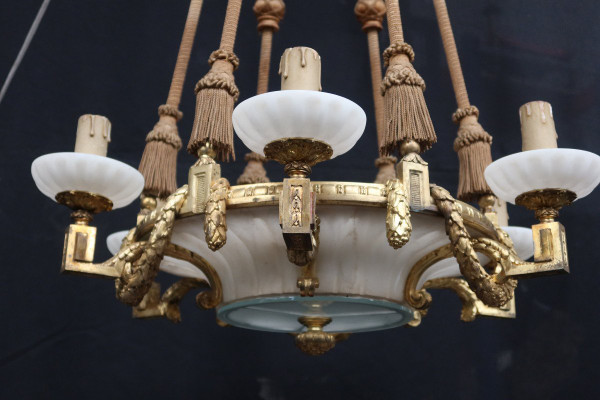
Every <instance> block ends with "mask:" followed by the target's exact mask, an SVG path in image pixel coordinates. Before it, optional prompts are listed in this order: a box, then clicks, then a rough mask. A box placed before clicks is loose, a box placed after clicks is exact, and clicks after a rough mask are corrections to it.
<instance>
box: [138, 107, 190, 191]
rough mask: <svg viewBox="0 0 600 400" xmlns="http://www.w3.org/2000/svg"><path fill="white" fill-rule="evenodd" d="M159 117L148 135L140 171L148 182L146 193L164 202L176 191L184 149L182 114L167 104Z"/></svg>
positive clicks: (159, 112) (145, 185) (146, 182)
mask: <svg viewBox="0 0 600 400" xmlns="http://www.w3.org/2000/svg"><path fill="white" fill-rule="evenodd" d="M158 115H159V120H158V122H157V123H156V125H154V128H153V129H152V130H151V131H150V133H148V135H147V136H146V147H145V148H144V154H142V159H141V161H140V166H139V170H140V172H141V173H142V175H144V179H145V184H144V193H145V194H148V195H151V196H156V197H159V198H161V199H164V198H167V197H169V195H170V194H171V193H173V192H174V191H175V190H176V189H177V179H176V174H175V171H176V170H177V152H178V151H179V149H180V148H181V139H180V138H179V133H178V131H177V121H179V120H180V119H181V117H182V113H181V112H180V111H179V110H177V108H176V107H172V106H168V105H166V104H165V105H162V106H160V107H159V108H158Z"/></svg>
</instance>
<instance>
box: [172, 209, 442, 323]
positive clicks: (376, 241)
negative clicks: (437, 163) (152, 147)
mask: <svg viewBox="0 0 600 400" xmlns="http://www.w3.org/2000/svg"><path fill="white" fill-rule="evenodd" d="M318 214H319V217H320V219H321V224H320V228H321V233H320V238H321V239H320V247H319V253H318V256H317V260H316V265H317V267H316V271H317V277H318V279H319V284H320V285H319V288H318V289H316V292H315V297H313V298H302V297H300V295H299V289H298V288H297V286H296V283H297V279H298V275H299V273H300V268H299V267H297V266H295V265H294V264H292V263H290V262H289V261H288V259H287V252H286V247H285V243H284V241H283V237H282V233H281V228H280V226H279V213H278V208H277V207H256V208H243V209H231V210H228V211H227V228H228V230H227V243H226V244H225V246H224V247H223V248H222V249H220V250H219V251H217V252H212V251H210V250H209V249H208V246H207V245H206V242H205V239H204V230H203V222H204V217H203V216H196V217H190V218H184V219H181V220H177V221H176V223H175V228H174V231H173V235H172V237H171V241H172V243H174V244H177V245H179V246H182V247H185V248H187V249H189V250H191V251H194V252H196V253H197V254H199V255H201V256H202V257H203V258H205V259H206V260H207V261H208V262H209V263H210V264H211V265H212V266H213V267H214V269H215V270H216V271H217V273H218V275H219V277H220V279H221V283H222V287H223V302H222V304H220V305H219V306H218V308H217V316H218V318H219V319H221V320H222V321H224V322H227V323H229V324H231V325H234V326H239V327H244V328H249V329H257V330H266V331H273V332H301V331H302V330H303V329H304V327H303V326H302V325H301V324H300V323H299V322H298V318H299V317H300V316H302V315H315V316H327V317H330V318H332V322H331V323H330V324H328V325H327V326H325V330H326V331H331V332H361V331H370V330H379V329H388V328H393V327H396V326H399V325H403V324H405V323H407V322H409V321H411V320H412V318H413V312H412V309H411V308H410V307H409V306H407V305H406V304H405V303H404V287H405V284H406V279H407V276H408V273H409V271H410V270H411V268H412V266H413V265H414V264H415V263H416V262H417V261H418V260H419V259H420V258H421V257H423V256H424V255H425V254H427V253H429V252H431V251H433V250H435V249H437V248H439V247H441V246H443V245H445V244H447V243H449V240H448V237H447V235H446V233H445V229H444V220H443V218H441V217H439V216H431V215H424V214H420V213H413V215H412V225H413V231H412V237H411V239H410V241H409V242H408V244H406V245H405V246H404V247H403V248H401V249H399V250H394V249H393V248H392V247H390V246H389V244H388V242H387V239H386V235H385V232H386V230H385V217H386V210H385V209H384V208H370V207H358V206H344V207H340V206H327V205H321V206H319V207H318ZM190 267H191V266H190ZM171 268H172V267H171V266H169V264H167V265H165V262H163V264H161V269H162V270H165V271H170V270H171ZM180 271H181V270H180ZM190 271H192V270H190ZM179 275H182V276H194V277H197V275H196V273H195V274H194V275H185V274H181V273H179Z"/></svg>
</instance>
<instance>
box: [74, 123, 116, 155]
mask: <svg viewBox="0 0 600 400" xmlns="http://www.w3.org/2000/svg"><path fill="white" fill-rule="evenodd" d="M110 129H111V124H110V121H109V120H108V118H106V117H103V116H102V115H91V114H85V115H82V116H81V117H79V121H77V138H76V139H75V152H76V153H88V154H96V155H99V156H104V157H106V151H107V149H108V143H109V142H110Z"/></svg>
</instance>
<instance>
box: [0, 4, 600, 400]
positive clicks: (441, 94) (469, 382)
mask: <svg viewBox="0 0 600 400" xmlns="http://www.w3.org/2000/svg"><path fill="white" fill-rule="evenodd" d="M244 3H245V4H244V6H243V10H242V15H241V21H240V26H239V31H238V41H237V43H236V53H237V54H238V56H239V57H240V59H241V66H240V68H239V70H238V71H237V72H236V81H237V83H238V86H239V88H240V90H241V93H242V95H241V100H243V99H244V98H247V97H249V96H252V95H253V93H254V91H255V87H256V75H257V64H258V52H259V36H258V35H257V32H256V20H255V17H254V15H253V13H252V10H251V8H252V5H253V1H251V0H246V1H245V2H244ZM400 3H401V7H402V11H403V17H404V25H405V36H406V38H407V41H408V42H409V43H411V44H412V45H413V47H414V49H415V51H416V54H417V58H416V62H415V66H416V69H417V71H419V72H420V74H421V75H422V76H423V77H424V78H425V80H426V82H427V91H426V93H425V96H426V99H427V101H428V104H429V109H430V112H431V115H432V118H433V121H434V124H435V126H436V130H437V134H438V139H439V142H438V144H437V145H436V146H435V147H434V148H433V149H432V150H431V151H429V152H428V153H427V154H426V155H425V157H426V159H427V160H428V161H429V162H430V174H431V180H432V182H436V183H438V184H440V185H443V186H445V187H447V188H449V189H450V190H451V191H453V192H454V191H455V190H456V186H457V179H458V178H457V177H458V173H457V168H458V162H457V157H456V154H455V153H454V152H453V151H452V141H453V139H454V137H455V134H456V127H455V126H454V125H453V124H452V123H451V121H450V115H451V113H452V112H453V111H454V110H455V108H456V105H455V103H454V96H453V93H452V88H451V85H450V79H449V76H448V72H447V69H446V62H445V59H444V55H443V51H442V46H441V41H440V38H439V32H438V28H437V25H436V22H435V14H434V10H433V5H432V3H431V1H417V0H402V1H401V2H400ZM448 3H449V5H448V7H449V11H450V14H451V17H452V18H453V27H454V30H455V34H456V38H457V43H458V48H459V51H460V54H461V60H462V63H463V66H464V72H465V76H466V81H467V86H468V88H469V94H470V98H471V101H472V103H473V104H476V105H477V106H478V107H479V109H480V110H481V118H480V121H481V123H482V124H483V126H484V127H485V128H486V129H487V130H488V131H489V132H490V133H491V134H492V135H494V145H493V155H494V158H499V157H502V156H505V155H507V154H511V153H514V152H517V151H519V150H520V131H519V119H518V116H517V110H518V107H519V106H520V105H521V104H523V103H525V102H527V101H532V100H546V101H549V102H550V103H551V104H552V105H553V106H554V116H555V121H556V127H557V131H558V134H559V145H560V146H561V147H567V148H579V149H586V150H589V151H593V152H599V151H600V141H599V139H598V134H597V131H598V126H599V125H600V115H599V113H598V110H599V107H600V100H599V98H598V95H597V93H598V92H599V89H600V84H599V83H600V80H599V72H598V67H597V64H598V60H599V57H600V45H599V41H600V24H599V23H598V21H599V17H600V2H597V1H592V0H589V1H577V2H574V1H570V0H552V1H547V0H534V1H522V0H504V1H491V0H448ZM40 4H41V1H32V0H20V1H7V0H1V1H0V37H1V38H2V40H1V41H0V77H1V78H2V79H3V78H4V77H5V76H6V74H7V73H8V71H9V68H10V66H11V64H12V62H13V60H14V58H15V57H16V55H17V52H18V50H19V47H20V46H21V43H22V41H23V39H24V37H25V35H26V33H27V30H28V29H29V26H30V24H31V22H32V20H33V18H34V16H35V14H36V12H37V10H38V7H39V5H40ZM187 7H188V3H187V1H184V0H180V1H173V0H169V1H168V0H162V1H159V0H144V1H142V0H135V1H133V0H131V1H107V0H104V1H101V0H93V1H92V0H89V1H88V0H78V1H75V0H54V1H52V3H51V4H50V7H49V9H48V11H47V14H46V17H45V18H44V20H43V22H42V24H41V26H40V28H39V30H38V33H37V35H36V37H35V39H34V41H33V43H32V44H31V47H30V49H29V52H28V53H27V55H26V57H25V59H24V61H23V63H22V65H21V68H20V69H19V71H18V72H17V74H16V76H15V79H14V81H13V83H12V85H11V87H10V89H9V91H8V93H7V96H6V98H5V99H4V101H3V102H2V103H1V104H0V149H1V155H2V156H1V157H0V188H1V190H2V196H0V221H1V232H2V234H1V235H2V236H1V238H0V246H1V249H2V261H1V262H0V267H1V271H2V272H1V273H0V293H1V294H0V321H2V323H1V325H0V326H1V327H2V328H1V329H0V398H2V399H16V398H19V399H29V398H61V399H76V398H77V399H79V398H94V399H95V398H114V399H121V398H128V399H136V398H201V397H205V398H217V399H221V398H223V399H242V398H244V399H245V398H249V399H254V398H256V399H305V398H318V399H320V398H324V399H338V398H359V399H380V398H408V399H413V398H414V399H437V398H447V399H479V398H489V399H508V398H511V399H537V398H545V399H563V398H566V397H567V396H569V397H573V398H575V397H577V398H586V399H587V398H598V397H599V396H600V386H599V382H598V381H599V378H600V374H599V372H598V367H599V362H598V359H599V358H600V341H599V340H598V337H599V336H600V313H599V312H598V297H597V292H598V289H597V288H598V282H599V280H600V268H599V266H598V262H597V259H598V258H597V254H598V247H596V246H598V243H599V242H598V236H599V234H600V228H599V225H600V218H599V216H598V212H597V206H596V204H597V202H598V201H599V200H600V192H599V191H596V192H595V193H593V194H592V195H590V196H589V197H587V198H585V199H583V200H581V201H577V202H576V203H575V204H574V205H573V206H571V207H568V208H567V209H565V210H564V211H562V212H561V218H560V220H561V221H562V223H563V224H564V225H565V226H566V228H567V236H568V240H569V252H570V262H571V271H572V273H571V275H570V276H560V277H548V278H538V279H533V280H527V281H522V282H520V283H519V287H518V289H517V293H516V297H517V313H518V318H517V319H516V320H494V319H479V320H477V321H475V322H472V323H468V324H465V323H462V322H460V321H459V314H460V303H459V301H458V299H457V298H456V296H455V295H453V294H451V293H447V292H445V291H437V292H434V293H433V295H434V304H433V306H432V309H431V311H430V314H429V315H428V316H427V317H426V319H425V320H424V321H423V323H422V324H421V326H420V327H419V328H417V329H405V328H400V329H395V330H391V331H382V332H373V333H365V334H358V335H354V336H352V337H351V338H350V340H348V341H347V342H344V343H341V344H339V345H338V346H337V347H336V348H335V349H334V350H333V351H331V352H330V353H328V354H326V355H325V356H322V357H317V358H314V357H310V356H307V355H304V354H303V353H301V352H300V351H299V350H297V349H296V348H295V347H294V345H293V340H292V338H291V337H290V336H288V335H283V334H272V333H261V332H253V331H245V330H241V329H237V328H220V327H218V326H217V325H216V324H215V314H214V312H213V311H200V310H198V309H196V307H195V305H194V304H193V301H192V297H191V296H190V297H188V298H186V299H185V300H184V304H183V307H182V313H183V322H182V323H181V324H179V325H175V324H172V323H170V322H168V321H166V320H152V321H140V320H133V319H132V318H131V311H130V310H129V309H128V308H127V307H125V306H123V305H122V304H120V303H119V302H118V301H117V300H115V298H114V287H113V284H112V282H110V281H104V280H96V279H89V278H82V277H74V276H61V275H59V268H60V261H61V252H62V242H63V231H64V229H65V227H66V226H67V224H68V223H69V218H68V215H69V212H68V210H67V209H65V208H63V207H60V206H58V205H56V204H55V203H54V202H52V201H51V200H50V199H48V198H46V197H44V196H43V195H42V194H41V193H40V192H38V191H37V189H36V188H35V185H34V183H33V180H32V178H31V175H30V164H31V162H32V161H33V159H34V158H35V157H38V156H40V155H42V154H45V153H52V152H58V151H70V150H72V149H73V146H74V141H75V128H76V123H77V118H78V117H79V115H81V114H84V113H95V114H101V115H106V116H107V117H109V118H110V120H111V121H112V124H113V142H112V143H111V145H110V149H109V155H110V156H111V157H113V158H116V159H118V160H122V161H124V162H126V163H128V164H130V165H133V166H137V164H138V162H139V159H140V156H141V154H142V150H143V145H144V138H145V135H146V133H147V132H148V131H149V130H150V129H151V128H152V126H153V124H154V123H155V122H156V120H157V116H156V108H157V106H158V105H160V104H162V103H163V102H164V101H165V99H166V95H167V91H168V87H169V82H170V78H171V73H172V68H173V66H174V63H175V58H176V53H177V48H178V45H179V40H180V37H181V32H182V29H183V23H184V20H185V16H186V12H187ZM353 7H354V0H328V1H319V0H310V1H309V0H304V1H300V0H288V1H287V14H286V17H285V19H284V21H283V22H282V24H281V31H280V32H279V33H277V34H276V36H275V39H274V49H273V59H274V62H273V66H272V70H271V72H272V73H271V85H270V88H271V89H272V90H274V89H278V88H279V79H278V77H277V74H276V72H277V63H278V58H279V55H280V54H281V53H282V52H283V50H284V49H285V48H286V47H290V46H294V45H306V46H311V47H313V48H315V49H317V50H318V51H319V52H320V54H321V55H322V57H323V88H324V90H325V91H328V92H332V93H336V94H339V95H342V96H345V97H348V98H350V99H352V100H353V101H355V102H357V103H358V104H360V105H361V106H362V107H363V108H364V109H365V111H366V112H367V115H368V118H369V120H368V123H367V129H366V131H365V134H364V135H363V137H362V139H361V140H360V141H359V142H358V144H357V145H356V146H355V147H354V149H353V150H351V151H350V152H349V153H347V154H346V155H345V156H343V157H340V158H338V159H335V160H332V161H330V162H327V163H325V164H321V167H317V168H316V169H315V171H314V173H313V178H314V179H329V180H353V181H367V182H368V181H372V179H373V178H374V176H375V173H376V171H375V168H374V166H373V160H374V159H375V158H376V156H377V153H376V140H375V128H374V123H373V110H372V98H371V89H370V78H369V64H368V56H367V46H366V38H365V35H364V33H363V32H362V31H361V30H360V26H359V23H358V22H357V21H356V20H355V17H354V13H353ZM224 11H225V1H224V0H205V2H204V7H203V10H202V17H201V20H200V26H199V29H198V34H197V37H196V44H195V48H194V53H193V55H192V59H191V63H190V68H189V73H188V79H187V81H186V88H185V91H184V98H183V101H182V110H183V112H184V114H185V117H184V119H183V120H182V121H181V123H180V133H181V136H182V139H183V141H184V143H187V140H188V138H189V132H190V130H191V124H192V116H193V108H194V103H195V98H194V95H193V86H194V84H195V83H196V81H197V80H198V79H199V78H200V77H202V75H203V74H204V73H205V72H206V71H207V70H208V66H207V63H206V60H207V58H208V56H209V54H210V52H211V51H212V50H214V49H216V48H217V47H218V41H219V38H220V34H221V27H222V21H223V16H224ZM381 42H382V44H381V46H382V49H383V48H385V46H387V43H388V41H387V35H385V34H382V35H381ZM236 149H237V155H238V161H237V162H235V163H230V164H227V165H224V166H223V172H224V175H225V176H226V177H227V178H229V179H230V180H233V181H234V180H235V179H236V178H237V176H238V175H239V174H240V173H241V171H242V169H243V165H244V163H243V161H242V159H243V157H242V156H243V154H244V153H245V152H246V149H245V148H244V146H243V145H242V144H241V142H239V141H237V142H236ZM193 161H194V159H193V158H192V157H191V156H189V155H187V154H186V153H185V152H184V151H182V152H181V153H180V157H179V164H178V166H179V171H178V176H179V184H183V183H184V181H185V179H186V176H187V168H188V167H189V166H190V165H191V164H192V163H193ZM573 161H574V162H575V161H576V160H573ZM281 170H282V168H280V166H278V165H275V164H273V163H271V164H269V165H268V171H269V175H270V177H271V179H274V180H275V179H281V177H282V172H281ZM590 173H597V171H590ZM137 209H138V206H137V202H134V204H132V205H131V206H129V207H127V208H126V209H119V210H116V211H114V212H111V213H108V214H106V215H100V216H98V217H97V218H96V220H95V225H96V226H98V227H99V237H98V241H97V247H96V260H104V259H106V258H108V257H109V253H108V250H107V249H106V246H105V238H106V235H108V234H110V233H112V232H114V231H117V230H122V229H127V228H129V227H131V226H132V225H133V224H134V222H135V216H136V212H137ZM509 211H510V213H511V224H513V225H521V226H528V225H531V224H532V223H535V220H534V218H533V216H532V215H531V214H530V213H529V212H525V211H523V210H519V209H517V208H516V207H513V206H511V207H510V209H509ZM159 279H160V280H161V281H162V282H163V285H164V284H165V283H167V282H172V281H173V279H172V278H170V277H168V276H166V275H164V274H161V276H160V278H159Z"/></svg>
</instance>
